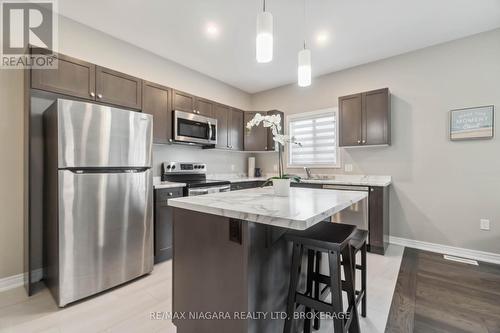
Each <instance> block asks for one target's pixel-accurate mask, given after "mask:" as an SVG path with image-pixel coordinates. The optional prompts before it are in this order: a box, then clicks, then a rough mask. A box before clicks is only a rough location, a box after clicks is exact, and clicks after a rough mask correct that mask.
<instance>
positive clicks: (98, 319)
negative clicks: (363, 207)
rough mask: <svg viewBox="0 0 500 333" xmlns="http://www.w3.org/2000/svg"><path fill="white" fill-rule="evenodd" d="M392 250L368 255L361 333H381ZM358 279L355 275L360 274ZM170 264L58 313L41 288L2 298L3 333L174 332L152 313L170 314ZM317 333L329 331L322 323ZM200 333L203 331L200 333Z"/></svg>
mask: <svg viewBox="0 0 500 333" xmlns="http://www.w3.org/2000/svg"><path fill="white" fill-rule="evenodd" d="M403 249H404V248H403V247H400V246H395V245H391V246H390V247H389V249H388V251H387V253H386V255H385V256H380V255H374V254H368V286H367V287H368V293H369V294H368V316H367V318H361V331H362V332H363V333H383V332H384V330H385V324H386V321H387V316H388V314H389V309H390V306H391V300H392V294H393V292H394V287H395V284H396V279H397V276H398V272H399V266H400V264H401V259H402V255H403ZM358 277H359V274H358ZM171 302H172V264H171V262H170V261H169V262H165V263H162V264H160V265H156V266H155V269H154V271H153V273H152V274H150V275H149V276H146V277H143V278H140V279H138V280H135V281H133V282H131V283H128V284H126V285H124V286H121V287H118V288H115V289H113V290H111V291H108V292H105V293H103V294H100V295H98V296H96V297H92V298H90V299H86V300H84V301H81V302H78V303H76V304H73V305H71V306H68V307H66V308H64V309H59V308H58V307H57V306H56V304H55V302H54V300H53V299H52V296H51V295H50V293H49V291H48V290H47V289H46V288H44V289H42V290H41V291H40V292H38V293H37V294H36V295H34V296H32V297H30V298H28V297H27V296H26V293H25V291H24V289H23V288H22V287H20V288H16V289H12V290H8V291H5V292H2V293H0V332H1V333H14V332H16V333H17V332H22V333H30V332H37V333H70V332H71V333H73V332H85V333H89V332H106V333H108V332H120V333H126V332H134V333H135V332H140V333H143V332H153V333H156V332H166V333H170V332H175V331H176V330H175V326H174V325H173V324H172V323H171V322H170V321H166V320H150V313H151V312H156V311H164V312H169V311H171V308H172V305H171ZM323 322H324V323H322V327H321V331H320V332H321V333H323V332H325V333H326V332H332V328H331V323H328V322H326V321H323ZM200 333H202V332H200Z"/></svg>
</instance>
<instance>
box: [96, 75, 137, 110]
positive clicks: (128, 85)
mask: <svg viewBox="0 0 500 333" xmlns="http://www.w3.org/2000/svg"><path fill="white" fill-rule="evenodd" d="M96 101H99V102H103V103H109V104H114V105H118V106H124V107H128V108H133V109H141V108H142V80H141V79H139V78H136V77H133V76H130V75H127V74H123V73H120V72H117V71H114V70H111V69H109V68H105V67H100V66H97V67H96Z"/></svg>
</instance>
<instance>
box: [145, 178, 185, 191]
mask: <svg viewBox="0 0 500 333" xmlns="http://www.w3.org/2000/svg"><path fill="white" fill-rule="evenodd" d="M184 186H186V183H176V182H162V181H161V177H153V188H158V189H160V188H174V187H184Z"/></svg>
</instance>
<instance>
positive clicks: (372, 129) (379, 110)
mask: <svg viewBox="0 0 500 333" xmlns="http://www.w3.org/2000/svg"><path fill="white" fill-rule="evenodd" d="M390 144H391V98H390V92H389V89H388V88H383V89H377V90H372V91H366V92H362V93H358V94H352V95H347V96H342V97H339V146H340V147H356V146H374V145H390Z"/></svg>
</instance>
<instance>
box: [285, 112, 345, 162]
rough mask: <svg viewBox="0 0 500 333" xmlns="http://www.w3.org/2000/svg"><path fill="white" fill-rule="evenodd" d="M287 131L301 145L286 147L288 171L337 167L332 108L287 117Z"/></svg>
mask: <svg viewBox="0 0 500 333" xmlns="http://www.w3.org/2000/svg"><path fill="white" fill-rule="evenodd" d="M287 128H288V135H290V136H291V137H294V138H295V141H297V142H299V143H300V144H301V145H300V146H299V145H295V144H290V145H289V146H288V167H292V168H293V167H305V166H308V167H316V168H318V167H319V168H321V167H323V168H339V167H340V161H339V154H338V146H337V137H338V136H337V109H336V108H330V109H323V110H318V111H313V112H307V113H301V114H296V115H291V116H288V117H287Z"/></svg>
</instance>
